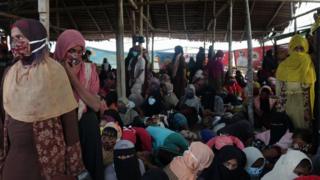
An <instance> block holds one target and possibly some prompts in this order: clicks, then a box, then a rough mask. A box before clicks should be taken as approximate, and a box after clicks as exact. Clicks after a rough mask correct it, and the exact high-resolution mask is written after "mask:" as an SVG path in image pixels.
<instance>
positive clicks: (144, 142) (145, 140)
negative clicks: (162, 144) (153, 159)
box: [133, 127, 152, 152]
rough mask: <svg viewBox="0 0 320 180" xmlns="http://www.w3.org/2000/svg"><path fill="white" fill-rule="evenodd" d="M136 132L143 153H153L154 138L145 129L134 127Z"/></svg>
mask: <svg viewBox="0 0 320 180" xmlns="http://www.w3.org/2000/svg"><path fill="white" fill-rule="evenodd" d="M133 129H134V130H135V131H136V135H137V138H138V139H139V141H140V143H141V148H140V149H141V150H142V151H148V152H151V151H152V138H151V136H150V135H149V133H148V132H147V131H146V130H145V129H144V128H140V127H134V128H133Z"/></svg>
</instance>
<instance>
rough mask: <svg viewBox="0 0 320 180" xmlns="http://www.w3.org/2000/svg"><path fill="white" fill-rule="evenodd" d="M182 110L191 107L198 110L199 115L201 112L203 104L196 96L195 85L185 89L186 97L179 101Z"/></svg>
mask: <svg viewBox="0 0 320 180" xmlns="http://www.w3.org/2000/svg"><path fill="white" fill-rule="evenodd" d="M179 107H180V109H183V108H184V107H191V108H194V109H195V110H196V112H197V113H199V112H200V108H201V102H200V99H199V98H198V97H197V96H196V89H195V87H194V85H192V84H189V85H188V86H187V87H186V89H185V95H184V96H182V97H181V99H180V101H179Z"/></svg>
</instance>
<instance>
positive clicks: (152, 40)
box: [151, 33, 154, 70]
mask: <svg viewBox="0 0 320 180" xmlns="http://www.w3.org/2000/svg"><path fill="white" fill-rule="evenodd" d="M153 64H154V33H152V39H151V70H153V68H154V65H153Z"/></svg>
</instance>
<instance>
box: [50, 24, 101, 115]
mask: <svg viewBox="0 0 320 180" xmlns="http://www.w3.org/2000/svg"><path fill="white" fill-rule="evenodd" d="M76 46H81V47H82V49H83V51H85V39H84V37H83V36H82V34H81V33H80V32H79V31H77V30H73V29H68V30H65V31H64V32H63V33H62V34H60V36H59V37H58V40H57V44H56V50H55V52H54V58H55V59H56V60H58V61H61V60H63V59H64V58H65V56H66V54H67V52H68V51H69V50H70V49H71V48H73V47H76ZM80 66H81V67H80V71H79V73H78V75H77V76H78V79H79V81H80V82H81V84H82V85H83V86H84V87H85V88H86V89H87V90H89V91H90V92H91V93H92V94H93V95H97V94H98V92H99V89H100V86H99V76H98V73H97V71H96V69H97V68H96V66H95V65H94V64H91V63H84V62H82V63H81V64H80ZM75 97H76V99H77V100H78V103H79V108H78V119H81V117H82V114H83V113H85V112H86V111H87V106H86V104H85V103H84V101H83V100H82V99H81V98H80V97H79V96H78V94H77V93H75Z"/></svg>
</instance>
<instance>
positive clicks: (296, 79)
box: [276, 35, 316, 128]
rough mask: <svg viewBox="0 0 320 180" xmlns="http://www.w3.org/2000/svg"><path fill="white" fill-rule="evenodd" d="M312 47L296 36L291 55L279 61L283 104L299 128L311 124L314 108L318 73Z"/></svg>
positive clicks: (278, 74) (290, 46)
mask: <svg viewBox="0 0 320 180" xmlns="http://www.w3.org/2000/svg"><path fill="white" fill-rule="evenodd" d="M308 49H309V44H308V41H307V40H306V39H305V38H304V37H302V36H301V35H295V36H293V37H292V39H291V40H290V43H289V54H290V56H289V57H288V58H287V59H285V60H284V61H282V62H281V63H280V64H279V66H278V69H277V72H276V78H277V80H278V82H277V83H278V84H277V86H276V87H277V89H276V91H277V95H278V96H280V106H281V107H282V109H284V110H285V111H286V112H287V114H288V115H289V117H290V118H291V119H292V121H293V124H294V127H295V128H309V127H310V125H311V119H312V111H313V107H314V99H315V93H314V84H315V81H316V73H315V69H314V66H313V63H312V60H311V58H310V55H309V54H307V53H308Z"/></svg>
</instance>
